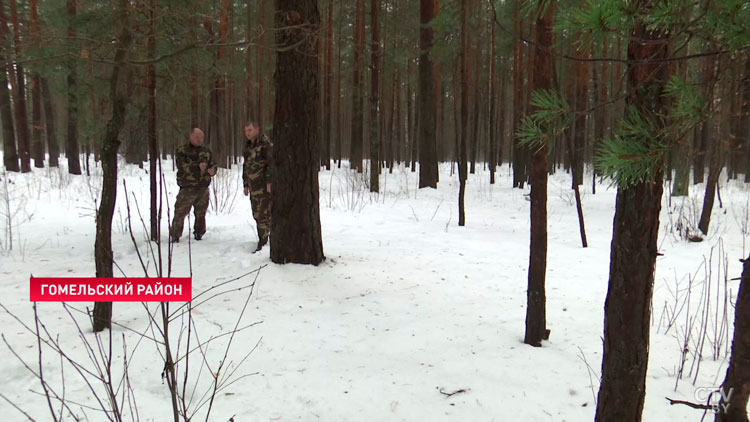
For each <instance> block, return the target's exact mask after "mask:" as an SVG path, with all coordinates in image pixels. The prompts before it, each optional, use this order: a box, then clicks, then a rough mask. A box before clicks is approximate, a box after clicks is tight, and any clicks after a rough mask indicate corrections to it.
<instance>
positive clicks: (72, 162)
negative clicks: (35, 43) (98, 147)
mask: <svg viewBox="0 0 750 422" xmlns="http://www.w3.org/2000/svg"><path fill="white" fill-rule="evenodd" d="M67 12H68V37H70V38H71V39H74V38H75V37H76V30H75V27H74V26H73V22H74V21H75V19H76V0H67ZM77 78H78V64H77V63H76V59H75V58H72V59H70V60H69V61H68V78H67V83H68V120H67V126H68V128H67V136H66V138H65V155H67V156H68V173H70V174H81V160H80V157H79V148H78V88H77V86H76V83H77ZM86 163H88V159H87V160H86Z"/></svg>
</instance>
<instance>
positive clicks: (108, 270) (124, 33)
mask: <svg viewBox="0 0 750 422" xmlns="http://www.w3.org/2000/svg"><path fill="white" fill-rule="evenodd" d="M119 3H120V5H119V15H120V16H119V19H118V21H119V23H120V25H121V29H120V33H119V34H118V36H117V38H116V41H115V42H116V51H115V58H114V65H113V66H114V67H113V69H112V76H111V77H110V81H109V84H110V85H109V99H110V102H111V104H112V116H111V117H110V119H109V122H107V129H106V132H105V134H104V143H103V145H102V152H101V163H102V171H103V182H102V193H101V202H100V203H99V210H98V212H97V213H96V243H95V244H94V261H95V263H96V276H97V277H112V276H113V272H112V260H113V255H112V216H113V215H114V212H115V202H116V200H117V149H118V148H119V147H120V140H119V135H120V131H121V130H122V127H123V125H124V124H125V112H126V106H127V103H128V92H127V88H126V83H125V82H124V81H121V78H124V77H125V75H124V73H125V72H126V68H125V66H126V65H125V57H126V54H127V51H128V48H129V46H130V42H131V35H130V30H129V24H128V18H127V15H128V11H127V8H128V0H120V1H119ZM92 317H93V328H94V332H99V331H102V330H104V329H105V328H111V327H112V302H96V303H95V304H94V311H93V315H92Z"/></svg>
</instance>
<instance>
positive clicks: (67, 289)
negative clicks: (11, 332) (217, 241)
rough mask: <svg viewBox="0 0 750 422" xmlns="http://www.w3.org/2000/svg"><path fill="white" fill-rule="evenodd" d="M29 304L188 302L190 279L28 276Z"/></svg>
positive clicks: (190, 292)
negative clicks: (29, 277)
mask: <svg viewBox="0 0 750 422" xmlns="http://www.w3.org/2000/svg"><path fill="white" fill-rule="evenodd" d="M30 298H31V301H32V302H189V301H190V300H191V299H192V279H191V278H189V277H184V278H145V277H142V278H99V277H92V278H81V277H48V278H37V277H31V280H30Z"/></svg>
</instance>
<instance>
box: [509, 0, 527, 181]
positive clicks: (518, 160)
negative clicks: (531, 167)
mask: <svg viewBox="0 0 750 422" xmlns="http://www.w3.org/2000/svg"><path fill="white" fill-rule="evenodd" d="M520 8H521V0H515V1H514V6H513V25H514V31H513V33H514V34H515V35H516V37H515V40H514V43H513V102H512V104H513V132H512V133H516V131H517V130H518V124H519V123H520V122H521V118H522V117H523V106H522V100H521V93H522V91H523V76H522V75H523V42H522V41H521V34H522V32H523V22H522V20H521V19H522V18H521V17H520V16H519V9H520ZM511 139H512V140H511V142H512V145H513V148H512V156H511V158H512V160H513V187H514V188H521V189H523V185H524V183H525V182H526V148H525V147H523V146H521V144H520V142H519V140H518V139H516V137H515V136H513V137H512V138H511Z"/></svg>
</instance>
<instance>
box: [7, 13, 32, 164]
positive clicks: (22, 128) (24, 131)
mask: <svg viewBox="0 0 750 422" xmlns="http://www.w3.org/2000/svg"><path fill="white" fill-rule="evenodd" d="M10 20H11V23H12V24H13V41H14V42H13V44H14V47H15V48H14V51H15V53H16V56H17V57H18V56H20V54H21V27H20V23H19V19H18V11H17V9H16V0H10ZM11 86H12V84H11ZM13 104H14V107H13V111H14V112H15V128H16V135H17V136H18V155H19V158H20V160H21V172H23V173H27V172H30V171H31V154H30V145H29V124H28V117H27V114H26V79H25V76H24V70H23V66H21V64H16V85H15V89H14V102H13Z"/></svg>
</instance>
